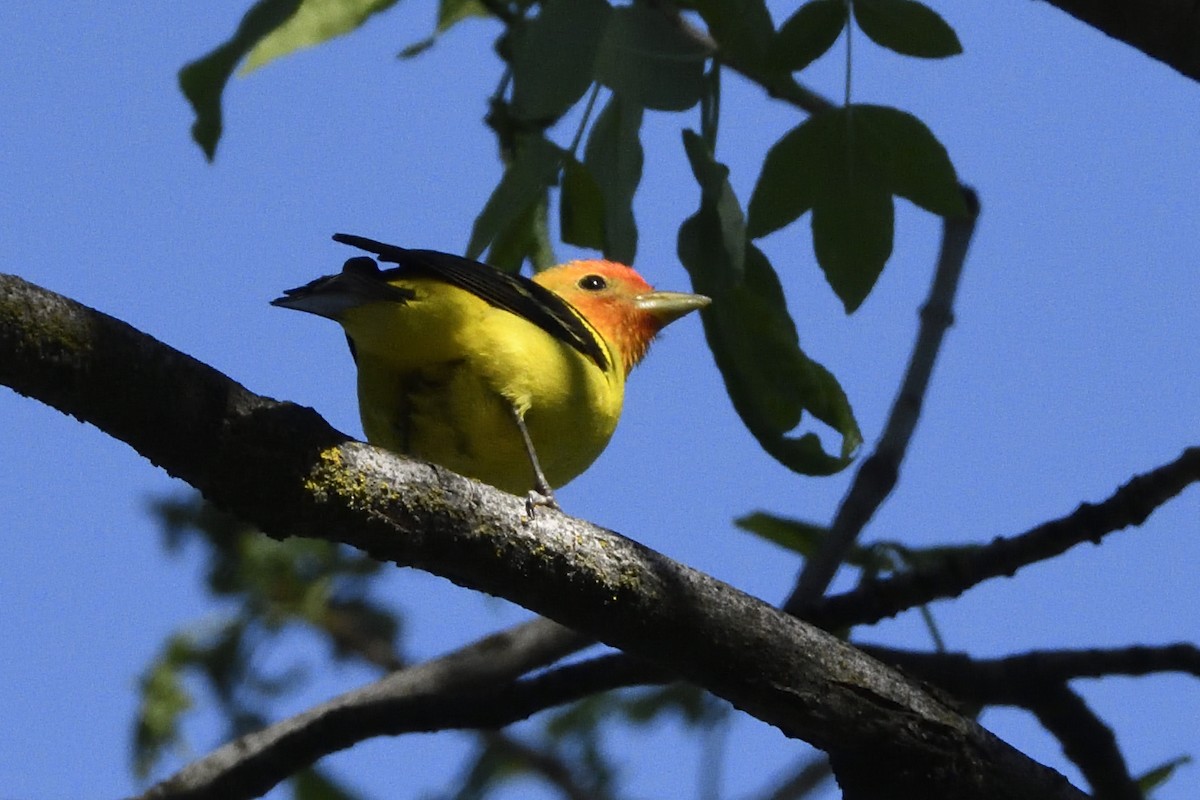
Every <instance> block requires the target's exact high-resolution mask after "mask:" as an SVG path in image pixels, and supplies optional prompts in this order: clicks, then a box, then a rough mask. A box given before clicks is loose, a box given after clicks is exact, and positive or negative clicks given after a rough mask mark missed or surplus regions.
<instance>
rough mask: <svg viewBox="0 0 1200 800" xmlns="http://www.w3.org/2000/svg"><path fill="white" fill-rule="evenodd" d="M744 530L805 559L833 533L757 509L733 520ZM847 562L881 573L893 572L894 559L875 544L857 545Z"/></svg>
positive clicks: (825, 526) (814, 524) (820, 527)
mask: <svg viewBox="0 0 1200 800" xmlns="http://www.w3.org/2000/svg"><path fill="white" fill-rule="evenodd" d="M733 524H735V525H737V526H738V527H739V528H741V529H742V530H744V531H748V532H750V533H753V534H754V535H756V536H760V537H762V538H763V539H766V540H767V541H769V542H774V543H775V544H777V545H779V546H780V547H785V548H787V549H788V550H791V551H792V552H794V553H798V554H800V555H802V556H804V557H805V558H809V557H811V556H813V555H815V554H816V552H817V551H818V550H820V549H821V545H823V544H824V542H825V539H827V538H828V536H829V526H827V525H818V524H817V523H815V522H805V521H804V520H799V519H792V518H790V517H780V516H777V515H775V514H769V513H767V512H766V511H755V512H753V513H752V514H747V515H745V516H743V517H738V518H737V519H735V520H734V521H733ZM845 563H846V564H849V565H850V566H852V567H857V568H859V569H862V570H867V571H871V572H873V573H874V574H878V573H879V572H882V571H885V570H886V571H891V570H892V564H893V562H892V561H891V560H890V559H887V558H885V557H882V556H880V555H879V554H878V553H877V552H876V550H875V546H874V545H866V546H863V545H857V544H856V545H854V546H853V547H851V548H850V552H849V553H848V554H847V555H846V561H845Z"/></svg>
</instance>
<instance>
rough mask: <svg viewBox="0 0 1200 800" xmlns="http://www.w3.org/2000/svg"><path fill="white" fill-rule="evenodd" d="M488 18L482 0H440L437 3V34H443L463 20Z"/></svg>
mask: <svg viewBox="0 0 1200 800" xmlns="http://www.w3.org/2000/svg"><path fill="white" fill-rule="evenodd" d="M486 16H489V14H488V10H487V6H486V5H484V4H483V2H482V0H441V2H440V3H438V18H437V32H438V33H445V32H446V31H448V30H450V29H451V28H453V27H454V26H455V25H457V24H458V23H460V22H462V21H463V20H464V19H470V18H471V17H486Z"/></svg>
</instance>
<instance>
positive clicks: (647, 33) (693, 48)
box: [595, 6, 708, 111]
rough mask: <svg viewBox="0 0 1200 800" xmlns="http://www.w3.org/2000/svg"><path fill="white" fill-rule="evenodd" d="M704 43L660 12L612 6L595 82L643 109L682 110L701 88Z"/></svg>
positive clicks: (705, 58) (705, 57) (705, 56)
mask: <svg viewBox="0 0 1200 800" xmlns="http://www.w3.org/2000/svg"><path fill="white" fill-rule="evenodd" d="M707 58H708V52H707V51H706V50H705V48H704V46H703V45H701V44H699V43H698V42H696V41H695V40H693V39H691V38H690V37H688V36H687V35H686V34H685V33H683V32H682V31H681V30H680V29H679V27H678V26H676V25H674V24H673V23H672V22H671V21H670V20H669V19H667V17H666V15H664V14H662V13H660V12H658V11H656V10H654V9H650V8H645V7H643V6H623V7H621V8H616V9H613V12H612V15H611V18H610V19H609V22H608V29H607V30H606V31H605V34H604V38H603V39H602V40H601V43H600V52H599V53H597V55H596V71H595V76H596V80H598V81H600V82H601V83H603V84H604V85H605V86H607V87H609V88H610V89H612V90H613V91H615V92H618V93H620V94H622V95H624V96H625V97H627V98H629V99H630V100H633V101H635V102H637V103H638V104H639V105H641V106H644V107H645V108H653V109H656V110H659V111H683V110H685V109H688V108H691V107H692V106H694V105H695V104H696V103H698V102H699V101H700V95H701V93H702V92H703V89H704V85H703V82H704V62H705V61H706V60H707Z"/></svg>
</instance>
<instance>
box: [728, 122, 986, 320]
mask: <svg viewBox="0 0 1200 800" xmlns="http://www.w3.org/2000/svg"><path fill="white" fill-rule="evenodd" d="M892 195H899V196H901V197H905V198H907V199H909V200H911V201H912V202H914V203H916V204H917V205H919V206H921V207H923V208H925V209H927V210H929V211H932V212H934V213H937V214H943V215H946V216H955V215H959V214H963V213H966V207H965V205H964V203H963V199H962V194H961V192H960V191H959V189H958V179H957V176H956V175H955V173H954V167H953V165H952V164H951V163H950V159H949V157H948V156H947V155H946V151H945V148H943V147H942V145H941V143H939V142H938V141H937V139H936V138H935V137H934V136H933V134H932V133H931V132H930V131H929V129H928V128H926V127H925V125H924V124H923V123H922V122H921V121H920V120H918V119H917V118H916V117H914V116H912V115H911V114H906V113H905V112H903V111H899V110H897V109H894V108H886V107H883V106H871V105H853V106H849V107H846V108H836V109H830V110H828V111H824V112H821V113H818V114H814V115H813V116H812V117H810V118H809V119H808V120H806V121H805V122H804V123H802V124H801V125H799V126H797V127H796V128H793V129H792V130H791V131H789V132H788V133H786V134H784V136H783V137H782V138H781V139H780V140H779V141H778V142H776V143H775V145H774V146H772V148H771V150H770V152H768V153H767V158H766V160H765V161H764V163H763V169H762V173H761V174H760V175H759V179H758V183H757V184H756V185H755V187H754V194H753V196H752V197H751V199H750V214H749V221H748V224H747V228H748V230H749V233H750V235H751V236H752V237H755V238H757V237H760V236H764V235H766V234H768V233H771V232H772V231H775V230H777V229H779V228H781V227H783V226H784V225H787V224H789V223H791V222H792V221H794V220H795V219H796V218H797V217H799V216H800V215H801V214H803V213H804V212H805V211H808V210H809V209H812V210H813V220H812V227H813V246H814V250H815V251H816V256H817V262H818V263H819V264H820V266H821V269H822V270H823V271H824V273H825V277H826V279H827V280H828V281H829V285H830V286H831V287H833V289H834V291H835V292H836V293H837V295H838V297H839V298H841V300H842V302H843V304H844V305H845V306H846V311H847V312H851V311H854V310H855V309H856V308H858V306H859V305H860V304H861V303H862V301H863V300H864V299H865V298H866V297H867V295H868V294H869V293H870V291H871V289H872V287H873V286H874V285H875V281H876V280H877V279H878V277H879V273H880V272H881V271H882V270H883V266H884V264H885V263H886V262H887V259H888V257H889V256H890V255H891V251H892V234H893V230H892V226H893V219H894V210H893V207H892Z"/></svg>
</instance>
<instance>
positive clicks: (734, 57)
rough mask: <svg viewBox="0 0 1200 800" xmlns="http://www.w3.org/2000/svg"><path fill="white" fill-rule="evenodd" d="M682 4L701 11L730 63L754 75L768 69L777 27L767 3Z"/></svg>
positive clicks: (711, 0)
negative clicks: (767, 61) (770, 49)
mask: <svg viewBox="0 0 1200 800" xmlns="http://www.w3.org/2000/svg"><path fill="white" fill-rule="evenodd" d="M681 5H684V6H686V7H689V8H693V9H695V10H696V11H698V12H700V16H701V17H702V18H703V19H704V24H705V25H707V26H708V33H709V35H710V36H711V37H712V38H713V40H714V41H716V43H717V46H718V48H719V49H720V51H721V55H722V57H723V58H724V60H725V61H726V62H728V63H735V64H737V65H738V67H739V68H742V69H746V70H749V71H751V72H758V71H761V70H763V69H764V68H766V66H767V63H766V55H767V51H768V48H769V46H770V44H771V37H772V36H773V35H774V34H775V24H774V23H773V22H772V21H771V12H770V11H769V10H768V9H767V5H766V3H765V2H764V1H763V0H692V2H688V3H683V4H681Z"/></svg>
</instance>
